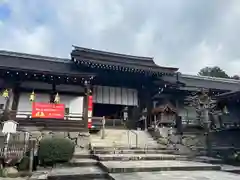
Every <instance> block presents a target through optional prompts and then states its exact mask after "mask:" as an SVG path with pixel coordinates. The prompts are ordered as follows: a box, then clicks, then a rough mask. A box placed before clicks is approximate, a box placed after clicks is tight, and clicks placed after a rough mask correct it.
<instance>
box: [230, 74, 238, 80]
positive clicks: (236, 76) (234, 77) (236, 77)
mask: <svg viewBox="0 0 240 180" xmlns="http://www.w3.org/2000/svg"><path fill="white" fill-rule="evenodd" d="M231 78H232V79H236V80H240V77H239V75H234V76H233V77H231Z"/></svg>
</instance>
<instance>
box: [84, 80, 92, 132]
mask: <svg viewBox="0 0 240 180" xmlns="http://www.w3.org/2000/svg"><path fill="white" fill-rule="evenodd" d="M84 86H85V87H84V88H85V96H84V102H83V122H84V129H85V130H86V131H88V101H89V95H90V93H91V90H90V82H89V81H87V80H86V81H85V82H84Z"/></svg>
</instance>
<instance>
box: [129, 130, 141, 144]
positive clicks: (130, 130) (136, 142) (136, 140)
mask: <svg viewBox="0 0 240 180" xmlns="http://www.w3.org/2000/svg"><path fill="white" fill-rule="evenodd" d="M130 132H131V133H133V134H134V135H135V136H136V141H135V143H136V144H135V145H136V146H135V147H136V148H137V147H138V134H137V133H136V132H134V131H133V130H131V129H129V130H128V133H127V135H128V145H129V146H130Z"/></svg>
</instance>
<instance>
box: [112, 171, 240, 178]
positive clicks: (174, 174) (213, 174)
mask: <svg viewBox="0 0 240 180" xmlns="http://www.w3.org/2000/svg"><path fill="white" fill-rule="evenodd" d="M110 175H111V176H112V177H113V178H114V179H115V180H126V179H129V180H146V179H149V180H159V179H163V180H239V179H240V175H237V174H232V173H227V172H221V171H161V172H135V173H124V174H122V173H121V174H115V173H114V174H110Z"/></svg>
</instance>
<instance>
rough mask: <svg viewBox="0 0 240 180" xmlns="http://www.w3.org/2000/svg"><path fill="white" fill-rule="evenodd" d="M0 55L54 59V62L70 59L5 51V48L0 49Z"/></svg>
mask: <svg viewBox="0 0 240 180" xmlns="http://www.w3.org/2000/svg"><path fill="white" fill-rule="evenodd" d="M0 55H3V56H14V57H21V58H31V59H38V60H47V61H55V62H67V61H70V59H67V58H59V57H53V56H43V55H36V54H29V53H20V52H14V51H7V50H0Z"/></svg>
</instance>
